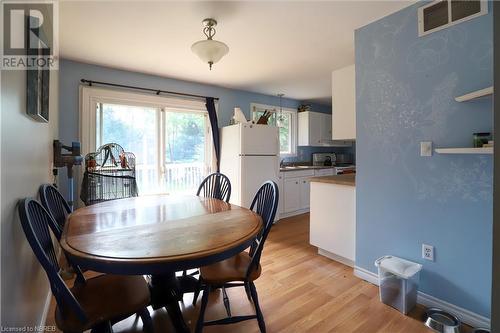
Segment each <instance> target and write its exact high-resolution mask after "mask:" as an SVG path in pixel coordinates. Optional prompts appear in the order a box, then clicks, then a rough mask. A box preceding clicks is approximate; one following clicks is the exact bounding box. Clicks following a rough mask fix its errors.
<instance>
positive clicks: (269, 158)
mask: <svg viewBox="0 0 500 333" xmlns="http://www.w3.org/2000/svg"><path fill="white" fill-rule="evenodd" d="M220 138H221V153H220V172H221V173H223V174H225V175H226V176H227V177H228V178H229V180H230V181H231V200H230V202H231V203H233V204H235V205H238V206H242V207H246V208H249V207H250V204H251V203H252V200H253V197H254V196H255V194H256V193H257V190H258V189H259V187H260V186H261V185H262V183H264V182H265V181H267V180H272V181H274V182H276V183H277V182H278V176H279V163H280V159H279V153H280V149H279V132H278V127H276V126H268V125H256V124H236V125H231V126H226V127H223V128H221V130H220Z"/></svg>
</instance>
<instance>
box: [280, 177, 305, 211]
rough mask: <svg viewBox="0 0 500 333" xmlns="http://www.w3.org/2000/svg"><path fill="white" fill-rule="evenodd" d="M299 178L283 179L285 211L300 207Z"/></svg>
mask: <svg viewBox="0 0 500 333" xmlns="http://www.w3.org/2000/svg"><path fill="white" fill-rule="evenodd" d="M299 181H300V179H299V178H291V179H285V181H284V184H283V188H284V191H283V192H284V195H285V204H284V206H285V212H293V211H296V210H299V209H300V189H301V184H300V183H299Z"/></svg>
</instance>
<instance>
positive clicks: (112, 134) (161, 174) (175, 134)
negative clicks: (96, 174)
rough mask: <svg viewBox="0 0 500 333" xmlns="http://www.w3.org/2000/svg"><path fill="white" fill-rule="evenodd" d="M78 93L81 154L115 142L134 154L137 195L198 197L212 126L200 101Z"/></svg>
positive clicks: (208, 165)
mask: <svg viewBox="0 0 500 333" xmlns="http://www.w3.org/2000/svg"><path fill="white" fill-rule="evenodd" d="M82 89H83V91H82V93H81V96H82V108H81V110H82V111H81V120H80V121H81V141H82V151H83V152H84V153H85V154H86V153H88V152H91V151H95V150H96V149H97V148H98V147H99V146H101V145H102V144H105V143H111V142H114V143H118V144H119V145H121V146H122V147H123V148H124V149H125V151H129V152H132V153H134V154H135V155H136V176H137V184H138V187H139V194H151V193H195V192H196V189H197V188H198V185H199V184H200V183H201V181H202V180H203V178H204V177H205V176H207V175H208V174H209V173H210V172H211V170H212V162H213V160H212V156H213V153H212V149H213V147H212V134H211V129H210V121H209V119H208V113H207V111H206V109H205V105H204V103H203V102H201V101H189V100H183V99H179V98H177V99H176V98H165V97H161V96H151V95H143V94H135V93H130V92H123V91H114V90H107V89H97V88H91V87H83V88H82ZM92 110H93V112H92Z"/></svg>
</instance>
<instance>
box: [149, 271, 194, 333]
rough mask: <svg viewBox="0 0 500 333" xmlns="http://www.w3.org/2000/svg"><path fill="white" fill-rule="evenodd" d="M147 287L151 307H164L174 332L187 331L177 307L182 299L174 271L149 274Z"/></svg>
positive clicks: (186, 332) (184, 332)
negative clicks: (149, 293)
mask: <svg viewBox="0 0 500 333" xmlns="http://www.w3.org/2000/svg"><path fill="white" fill-rule="evenodd" d="M149 288H150V291H151V303H152V306H153V309H159V308H161V307H165V308H166V309H167V312H168V315H169V317H170V320H171V321H172V324H173V325H174V327H175V330H176V332H179V333H189V328H188V327H187V325H186V322H185V321H184V318H183V317H182V312H181V309H180V307H179V301H181V300H182V289H181V284H180V282H179V280H178V279H177V277H176V276H175V272H172V273H170V274H164V275H153V276H151V279H150V281H149Z"/></svg>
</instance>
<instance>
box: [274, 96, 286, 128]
mask: <svg viewBox="0 0 500 333" xmlns="http://www.w3.org/2000/svg"><path fill="white" fill-rule="evenodd" d="M277 96H278V97H279V98H280V113H279V114H278V118H277V119H276V125H278V127H283V125H284V124H285V117H284V116H283V105H282V104H281V99H282V98H283V96H285V94H282V93H280V94H277Z"/></svg>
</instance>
